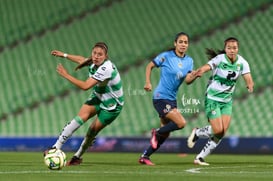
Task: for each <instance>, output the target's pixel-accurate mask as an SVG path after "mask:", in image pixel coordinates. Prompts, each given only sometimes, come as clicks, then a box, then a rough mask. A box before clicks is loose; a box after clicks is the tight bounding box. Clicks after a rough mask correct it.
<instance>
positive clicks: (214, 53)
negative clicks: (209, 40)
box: [206, 37, 239, 60]
mask: <svg viewBox="0 0 273 181" xmlns="http://www.w3.org/2000/svg"><path fill="white" fill-rule="evenodd" d="M228 42H237V43H238V45H239V40H238V39H237V38H235V37H228V38H227V39H225V41H224V43H225V46H224V49H222V50H219V49H218V50H214V49H212V48H206V54H207V56H208V59H209V60H210V59H212V58H214V57H216V56H217V55H219V54H223V53H226V51H225V47H226V45H227V43H228Z"/></svg>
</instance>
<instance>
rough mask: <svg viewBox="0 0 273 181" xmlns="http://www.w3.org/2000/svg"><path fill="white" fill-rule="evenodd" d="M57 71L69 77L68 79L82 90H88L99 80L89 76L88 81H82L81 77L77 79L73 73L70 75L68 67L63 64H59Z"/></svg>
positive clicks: (66, 77)
mask: <svg viewBox="0 0 273 181" xmlns="http://www.w3.org/2000/svg"><path fill="white" fill-rule="evenodd" d="M57 72H58V73H59V74H60V75H61V76H62V77H64V78H65V79H67V80H68V81H70V82H71V83H72V84H74V85H75V86H77V87H79V88H80V89H82V90H88V89H90V88H92V87H94V86H95V85H96V84H97V83H98V82H99V81H98V80H96V79H94V78H92V77H90V78H88V79H87V80H86V81H82V80H79V79H76V78H75V77H73V76H72V75H70V74H69V73H68V72H67V71H66V69H65V68H64V67H63V66H62V64H59V65H58V66H57Z"/></svg>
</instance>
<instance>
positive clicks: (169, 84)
mask: <svg viewBox="0 0 273 181" xmlns="http://www.w3.org/2000/svg"><path fill="white" fill-rule="evenodd" d="M153 62H154V64H155V65H156V66H157V67H160V68H161V72H160V80H159V83H158V85H157V87H156V89H155V91H154V94H153V99H168V100H176V95H177V91H178V88H179V86H180V85H181V84H182V82H183V81H184V79H185V77H186V75H187V74H188V73H189V72H191V71H192V69H193V59H192V58H191V57H190V56H188V55H185V56H184V57H178V56H177V55H176V54H175V52H174V50H170V51H166V52H163V53H161V54H159V55H158V56H157V57H156V58H155V59H154V60H153Z"/></svg>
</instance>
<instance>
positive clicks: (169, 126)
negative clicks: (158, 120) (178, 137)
mask: <svg viewBox="0 0 273 181" xmlns="http://www.w3.org/2000/svg"><path fill="white" fill-rule="evenodd" d="M179 129H181V128H179V127H178V126H177V125H176V124H175V123H174V122H172V121H170V122H169V123H168V124H166V125H165V126H163V127H161V128H158V129H157V133H158V134H160V135H162V134H165V133H170V132H172V131H175V130H179Z"/></svg>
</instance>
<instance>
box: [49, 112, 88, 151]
mask: <svg viewBox="0 0 273 181" xmlns="http://www.w3.org/2000/svg"><path fill="white" fill-rule="evenodd" d="M83 123H84V122H83V121H82V119H81V118H80V117H76V118H74V119H73V120H72V121H70V122H69V123H68V124H67V125H66V126H65V127H64V128H63V131H62V133H61V134H60V136H59V138H58V140H57V141H56V143H55V144H54V145H53V147H56V148H57V149H61V148H62V146H63V144H65V143H66V141H67V140H68V139H69V138H70V137H71V135H72V134H73V133H74V132H75V131H76V130H77V129H78V128H79V127H80V126H81V125H82V124H83Z"/></svg>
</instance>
